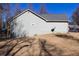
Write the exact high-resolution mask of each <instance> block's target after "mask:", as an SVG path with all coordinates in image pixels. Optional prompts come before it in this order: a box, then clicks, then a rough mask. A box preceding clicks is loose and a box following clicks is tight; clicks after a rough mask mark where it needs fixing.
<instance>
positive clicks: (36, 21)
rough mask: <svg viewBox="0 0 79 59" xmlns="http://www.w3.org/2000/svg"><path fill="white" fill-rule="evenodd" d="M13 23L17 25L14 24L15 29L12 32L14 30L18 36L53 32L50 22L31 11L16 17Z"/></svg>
mask: <svg viewBox="0 0 79 59" xmlns="http://www.w3.org/2000/svg"><path fill="white" fill-rule="evenodd" d="M13 23H16V25H14V26H13V28H14V29H13V31H12V32H14V33H15V34H16V36H17V37H21V36H24V35H25V36H26V35H27V36H33V35H36V34H45V33H50V32H51V31H50V29H49V26H48V24H47V23H46V22H45V21H44V20H42V19H41V18H39V17H37V16H36V15H34V14H32V13H31V12H29V11H28V12H26V13H24V14H23V15H21V16H20V17H18V18H16V19H14V21H13Z"/></svg>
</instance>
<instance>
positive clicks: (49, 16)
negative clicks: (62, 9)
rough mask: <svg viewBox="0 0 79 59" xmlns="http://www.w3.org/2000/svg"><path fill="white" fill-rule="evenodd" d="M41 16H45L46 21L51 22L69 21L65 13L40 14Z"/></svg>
mask: <svg viewBox="0 0 79 59" xmlns="http://www.w3.org/2000/svg"><path fill="white" fill-rule="evenodd" d="M40 16H42V17H44V18H45V19H46V21H51V22H53V21H55V22H62V21H64V22H65V21H67V17H66V15H65V14H40Z"/></svg>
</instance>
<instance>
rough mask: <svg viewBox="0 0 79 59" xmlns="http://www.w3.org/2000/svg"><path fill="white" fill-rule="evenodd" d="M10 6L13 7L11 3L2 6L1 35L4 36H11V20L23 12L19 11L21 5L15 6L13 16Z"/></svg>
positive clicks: (0, 5) (0, 18)
mask: <svg viewBox="0 0 79 59" xmlns="http://www.w3.org/2000/svg"><path fill="white" fill-rule="evenodd" d="M10 6H11V4H9V3H6V4H0V35H2V34H6V35H9V34H10V22H9V21H10V18H11V17H13V16H15V15H17V14H18V13H20V12H21V10H20V9H19V4H15V8H14V11H13V13H14V15H13V16H11V14H12V13H11V7H10ZM4 17H5V18H4ZM4 20H5V22H4ZM4 24H5V25H4ZM4 28H5V32H3V29H4Z"/></svg>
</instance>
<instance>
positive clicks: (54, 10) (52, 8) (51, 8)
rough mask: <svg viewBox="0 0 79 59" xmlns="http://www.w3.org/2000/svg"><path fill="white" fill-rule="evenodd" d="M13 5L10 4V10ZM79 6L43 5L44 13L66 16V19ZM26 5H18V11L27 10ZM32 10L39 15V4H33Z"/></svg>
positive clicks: (73, 4) (74, 4) (71, 4)
mask: <svg viewBox="0 0 79 59" xmlns="http://www.w3.org/2000/svg"><path fill="white" fill-rule="evenodd" d="M13 6H14V4H11V9H12V10H13ZM78 6H79V4H78V3H45V8H46V11H47V12H48V13H49V14H66V15H67V17H68V19H69V18H70V17H71V15H72V14H73V12H74V11H75V10H76V8H77V7H78ZM27 8H28V4H27V3H25V4H24V3H20V9H23V10H24V9H27ZM33 10H34V12H36V13H39V10H40V3H33Z"/></svg>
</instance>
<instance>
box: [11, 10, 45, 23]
mask: <svg viewBox="0 0 79 59" xmlns="http://www.w3.org/2000/svg"><path fill="white" fill-rule="evenodd" d="M27 11H29V12H31V13H32V14H34V15H36V16H37V17H39V18H41V19H43V20H44V21H46V20H45V19H44V18H43V17H41V16H40V15H38V14H36V13H35V12H33V11H31V10H30V9H27V10H24V11H23V12H21V13H19V14H18V15H16V16H13V17H11V18H10V19H11V21H13V20H14V19H16V18H17V17H19V16H21V15H22V14H24V13H25V12H27ZM11 21H10V22H11Z"/></svg>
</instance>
